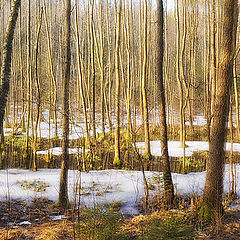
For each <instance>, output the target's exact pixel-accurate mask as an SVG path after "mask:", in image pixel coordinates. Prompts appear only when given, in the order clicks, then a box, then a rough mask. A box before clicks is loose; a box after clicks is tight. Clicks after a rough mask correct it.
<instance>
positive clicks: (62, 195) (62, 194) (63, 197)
mask: <svg viewBox="0 0 240 240" xmlns="http://www.w3.org/2000/svg"><path fill="white" fill-rule="evenodd" d="M70 17H71V0H66V33H65V51H66V52H65V76H64V79H63V141H62V151H63V153H62V166H61V176H60V187H59V200H58V201H59V204H60V205H62V206H63V207H65V208H66V207H67V205H68V164H69V163H68V162H69V154H68V147H69V83H70V65H71V49H70V31H71V18H70Z"/></svg>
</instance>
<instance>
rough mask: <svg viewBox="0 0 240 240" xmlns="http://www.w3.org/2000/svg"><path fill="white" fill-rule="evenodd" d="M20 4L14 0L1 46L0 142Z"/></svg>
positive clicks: (18, 0) (17, 0) (19, 0)
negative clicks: (2, 45)
mask: <svg viewBox="0 0 240 240" xmlns="http://www.w3.org/2000/svg"><path fill="white" fill-rule="evenodd" d="M20 6H21V0H14V1H13V5H12V9H11V13H10V17H9V21H8V26H7V30H6V37H5V43H4V47H3V54H2V56H3V58H2V66H1V79H0V133H1V135H2V136H1V143H2V141H3V139H4V138H3V118H4V114H5V107H6V104H7V97H8V92H9V85H10V75H11V61H12V42H13V35H14V29H15V26H16V22H17V18H18V12H19V8H20Z"/></svg>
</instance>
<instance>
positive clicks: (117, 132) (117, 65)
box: [113, 0, 122, 166]
mask: <svg viewBox="0 0 240 240" xmlns="http://www.w3.org/2000/svg"><path fill="white" fill-rule="evenodd" d="M121 12H122V0H120V1H119V5H118V10H117V26H116V46H115V74H116V80H115V81H116V86H115V117H116V124H115V155H114V161H113V164H114V165H115V166H119V165H120V164H121V159H120V37H121V36H120V33H121Z"/></svg>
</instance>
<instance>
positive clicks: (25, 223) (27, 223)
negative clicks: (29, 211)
mask: <svg viewBox="0 0 240 240" xmlns="http://www.w3.org/2000/svg"><path fill="white" fill-rule="evenodd" d="M31 224H32V223H30V222H29V221H23V222H20V223H18V224H16V225H17V226H21V225H31Z"/></svg>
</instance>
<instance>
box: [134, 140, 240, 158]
mask: <svg viewBox="0 0 240 240" xmlns="http://www.w3.org/2000/svg"><path fill="white" fill-rule="evenodd" d="M185 144H186V147H185V156H186V157H190V156H192V154H193V152H196V151H208V150H209V144H208V142H204V141H186V142H185ZM136 146H137V147H138V148H139V150H140V152H141V153H144V149H145V143H144V142H138V143H136ZM150 146H151V153H152V155H154V156H161V155H162V154H161V143H160V141H151V142H150ZM226 150H227V151H230V150H231V143H226ZM168 151H169V156H170V157H182V156H183V148H182V147H181V144H180V142H179V141H168ZM233 151H234V152H240V143H233Z"/></svg>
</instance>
